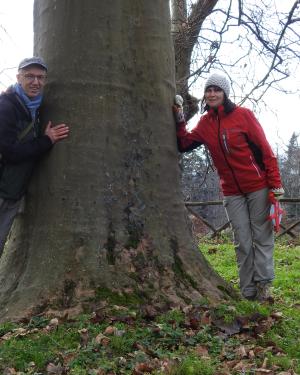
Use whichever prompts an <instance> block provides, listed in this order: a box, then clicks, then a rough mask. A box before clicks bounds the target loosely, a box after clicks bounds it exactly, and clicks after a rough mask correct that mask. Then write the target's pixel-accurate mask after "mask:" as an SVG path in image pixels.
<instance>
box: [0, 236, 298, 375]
mask: <svg viewBox="0 0 300 375" xmlns="http://www.w3.org/2000/svg"><path fill="white" fill-rule="evenodd" d="M200 248H201V250H202V252H203V253H204V254H205V256H206V257H207V259H208V260H209V262H210V263H211V264H212V265H213V267H214V268H215V269H216V270H217V271H218V272H219V273H220V274H221V275H222V276H223V277H224V278H225V279H226V280H227V281H230V282H231V283H232V284H233V285H234V286H235V287H236V288H238V278H237V269H236V262H235V255H234V249H233V246H232V244H231V242H230V241H229V240H228V239H226V238H218V239H217V240H209V239H207V238H206V239H205V238H204V239H203V238H202V239H201V244H200ZM275 268H276V279H275V281H274V284H273V288H272V289H273V290H272V292H273V295H274V301H270V302H268V303H264V304H259V303H257V302H249V301H245V300H240V301H232V302H231V303H230V304H228V303H226V304H221V305H218V306H216V307H211V306H209V305H208V301H207V300H205V299H203V300H200V301H195V303H194V304H193V305H191V306H187V307H186V308H185V309H172V310H169V311H156V310H155V309H154V308H151V306H143V308H137V307H136V306H134V305H132V306H128V303H127V302H126V301H125V300H124V301H122V299H121V298H120V299H119V300H108V301H106V303H103V304H102V305H101V306H100V307H99V309H97V310H96V311H94V312H93V313H92V314H87V315H81V316H80V317H78V318H76V319H71V318H69V317H68V316H63V317H52V318H50V317H45V316H35V317H32V318H31V319H30V320H29V321H24V322H22V323H18V324H16V323H5V324H2V325H0V373H1V374H3V375H10V374H19V375H21V374H32V375H33V374H35V375H41V374H48V375H49V374H53V375H55V374H56V375H57V374H58V375H62V374H73V375H104V374H110V375H121V374H134V375H139V374H154V375H158V374H169V375H198V374H199V375H201V374H203V375H231V374H241V375H242V374H244V375H246V374H249V375H250V374H253V375H265V374H268V375H274V374H278V375H279V374H280V375H293V374H294V375H295V374H300V243H299V241H298V243H297V242H295V241H294V242H289V241H288V240H285V241H284V240H282V241H281V242H279V241H277V243H276V251H275Z"/></svg>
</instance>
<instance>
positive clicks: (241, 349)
mask: <svg viewBox="0 0 300 375" xmlns="http://www.w3.org/2000/svg"><path fill="white" fill-rule="evenodd" d="M236 354H237V356H238V358H247V357H248V355H247V352H246V349H245V347H244V345H240V346H239V347H238V348H237V349H236Z"/></svg>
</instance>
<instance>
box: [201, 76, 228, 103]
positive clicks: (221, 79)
mask: <svg viewBox="0 0 300 375" xmlns="http://www.w3.org/2000/svg"><path fill="white" fill-rule="evenodd" d="M209 86H218V87H220V89H222V90H223V91H224V93H225V95H226V96H227V98H228V97H229V93H230V83H229V81H228V79H227V78H226V77H225V76H223V75H222V74H219V73H213V74H212V75H210V76H209V77H208V78H207V80H206V82H205V85H204V92H205V91H206V89H207V88H208V87H209Z"/></svg>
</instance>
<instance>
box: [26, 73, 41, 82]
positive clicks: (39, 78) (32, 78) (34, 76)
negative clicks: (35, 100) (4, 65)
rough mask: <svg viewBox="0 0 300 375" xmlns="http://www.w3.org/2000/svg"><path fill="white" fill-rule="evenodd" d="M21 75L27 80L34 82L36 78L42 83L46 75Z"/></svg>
mask: <svg viewBox="0 0 300 375" xmlns="http://www.w3.org/2000/svg"><path fill="white" fill-rule="evenodd" d="M23 77H24V78H25V80H26V81H27V82H34V81H35V79H37V80H38V81H39V82H41V83H44V82H45V81H46V78H47V76H46V75H45V74H41V75H34V74H23Z"/></svg>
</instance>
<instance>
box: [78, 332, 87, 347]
mask: <svg viewBox="0 0 300 375" xmlns="http://www.w3.org/2000/svg"><path fill="white" fill-rule="evenodd" d="M78 333H79V334H80V346H81V347H83V348H86V347H87V344H88V342H89V331H88V330H87V329H86V328H82V329H79V330H78Z"/></svg>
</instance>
